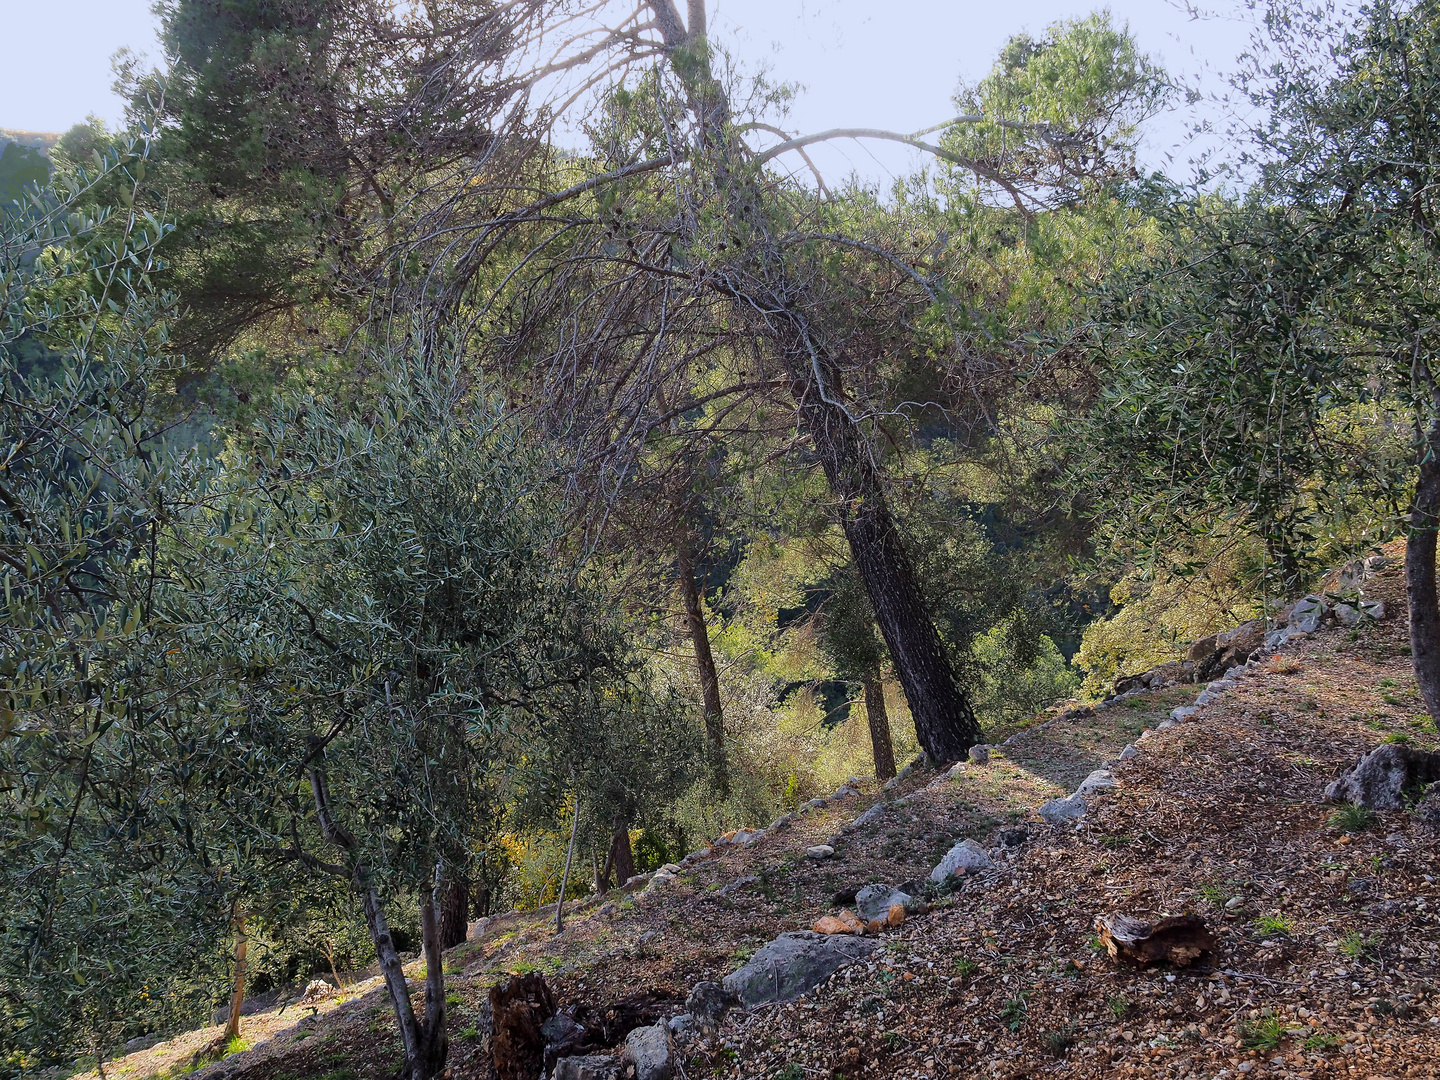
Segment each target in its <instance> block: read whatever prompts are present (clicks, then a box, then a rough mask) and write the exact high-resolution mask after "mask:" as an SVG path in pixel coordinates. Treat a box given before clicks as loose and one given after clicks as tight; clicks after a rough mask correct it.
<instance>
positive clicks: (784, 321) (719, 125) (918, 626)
mask: <svg viewBox="0 0 1440 1080" xmlns="http://www.w3.org/2000/svg"><path fill="white" fill-rule="evenodd" d="M648 2H649V7H650V10H651V12H652V13H653V14H654V16H655V25H656V27H657V28H658V29H659V30H660V33H661V35H662V37H663V39H664V42H665V46H666V50H667V52H668V53H669V58H670V62H671V68H672V70H673V71H674V72H675V74H676V75H677V77H679V78H680V80H681V81H682V82H683V84H684V86H685V88H686V93H687V95H688V99H689V100H688V102H687V106H688V108H689V109H690V111H691V113H692V114H693V115H694V117H695V120H696V126H697V129H698V134H697V141H698V144H699V149H700V150H701V151H702V152H704V153H706V154H709V155H712V162H713V168H714V174H713V175H714V184H715V187H716V191H717V194H718V195H719V197H720V200H721V202H722V204H723V205H724V207H725V208H726V211H727V212H728V214H729V215H730V218H731V220H730V229H731V232H732V234H733V236H734V243H735V248H736V250H741V251H743V250H745V249H747V248H749V249H750V250H752V251H753V255H752V256H751V263H750V265H749V266H748V267H744V268H742V267H738V266H737V267H735V268H734V269H733V270H731V271H730V272H727V273H725V274H720V275H716V277H715V285H716V288H718V289H719V291H721V292H722V294H724V295H727V296H729V297H730V298H731V299H732V300H734V301H735V302H736V307H737V310H738V311H740V312H741V313H743V314H744V315H745V317H746V318H748V319H750V320H752V321H753V322H754V323H755V329H756V331H757V332H758V333H760V334H762V335H763V336H764V337H766V338H768V339H769V340H770V341H771V342H772V343H773V344H774V346H775V347H776V351H777V353H778V356H779V359H780V361H781V363H782V364H783V365H784V367H785V372H786V375H787V377H788V379H789V382H790V392H791V395H792V396H793V397H794V399H795V404H796V408H797V410H798V412H799V424H800V428H801V430H802V431H804V432H805V434H806V435H808V436H809V438H810V440H811V442H812V444H813V445H814V447H815V452H816V454H817V455H818V456H819V458H820V461H821V464H822V465H823V466H824V469H825V475H826V478H827V479H828V480H829V481H830V489H831V490H832V491H833V492H834V493H835V495H836V497H837V500H838V502H839V504H840V523H841V526H842V527H843V529H844V531H845V538H846V540H847V541H849V544H850V551H851V554H852V556H853V558H854V561H855V566H856V569H857V570H858V571H859V573H860V577H861V580H862V581H864V583H865V591H866V593H867V594H868V595H869V597H870V603H871V605H872V606H873V607H874V609H875V620H876V623H877V624H878V625H879V627H880V633H881V636H882V637H884V639H885V644H886V645H887V646H888V647H889V650H890V660H891V663H893V664H894V666H895V673H896V675H897V676H898V677H899V679H900V686H901V688H902V689H903V690H904V691H905V698H906V700H907V701H908V702H909V704H910V715H911V716H912V717H913V718H914V721H915V734H916V736H917V737H918V738H919V740H920V745H921V746H922V747H923V748H924V749H925V752H926V754H928V755H929V756H930V759H931V760H932V761H934V762H936V763H937V764H939V763H942V762H946V761H956V760H959V759H960V758H963V757H964V756H965V754H966V752H967V751H968V750H969V749H970V747H971V746H972V745H974V744H975V743H977V742H979V741H980V725H979V724H978V723H977V722H976V719H975V712H974V710H973V709H972V708H971V706H970V701H969V699H968V698H967V696H966V694H965V692H964V691H963V690H962V689H961V688H960V685H959V684H958V683H957V682H956V679H955V673H954V671H953V670H952V668H951V666H950V661H949V657H948V656H947V655H946V653H945V648H944V644H943V643H942V642H941V640H940V634H939V632H938V631H937V630H936V629H935V624H934V622H933V621H932V620H931V618H930V612H929V610H928V608H927V607H926V604H925V600H924V596H923V594H922V592H921V589H920V585H919V581H918V579H917V577H916V574H915V568H914V565H913V564H912V563H911V561H910V557H909V554H908V552H906V550H905V545H904V542H903V540H902V539H901V537H900V533H899V529H898V528H897V526H896V523H895V519H894V515H893V514H892V513H891V511H890V507H889V505H888V502H887V500H886V498H885V494H884V490H883V487H882V485H881V482H880V474H879V470H878V469H877V468H876V466H875V464H874V462H873V460H872V457H871V447H870V445H869V443H868V441H867V439H866V438H865V435H864V433H863V432H862V430H861V429H860V426H859V424H858V423H857V422H856V421H855V419H854V418H853V417H852V416H851V415H850V414H849V412H848V411H847V410H846V408H845V406H844V404H843V401H844V393H843V390H842V389H841V387H840V379H839V368H838V365H837V364H836V363H835V357H834V354H833V353H832V352H831V351H830V349H829V348H828V347H827V345H826V344H825V342H824V341H823V338H822V335H820V334H817V333H815V332H814V330H813V328H812V327H811V326H810V324H809V322H808V319H807V316H806V314H805V311H806V308H805V300H806V297H805V295H804V290H803V288H799V287H797V286H796V284H795V282H793V281H791V280H790V276H789V274H788V271H787V268H786V266H785V261H784V258H783V256H782V255H781V254H780V248H779V247H778V245H776V244H775V243H773V242H772V240H773V237H772V236H771V233H772V231H773V228H774V227H773V225H771V224H770V223H769V222H768V221H767V220H766V219H765V217H764V214H763V212H762V207H763V206H764V205H765V204H766V198H765V194H764V192H763V191H761V190H760V186H759V184H758V182H757V180H756V178H755V177H754V176H753V174H751V173H750V172H749V170H747V168H746V166H745V164H744V162H742V161H740V160H739V158H738V155H737V154H736V151H735V148H734V146H733V144H732V143H731V141H730V139H729V134H728V131H727V128H728V124H729V123H730V115H731V114H730V108H729V101H728V99H727V97H726V94H725V91H724V88H723V87H722V86H721V85H720V83H719V81H718V80H717V79H716V78H715V75H714V72H713V71H712V70H711V68H710V65H709V52H708V48H707V47H706V43H705V41H704V36H705V26H704V23H703V21H697V22H695V24H694V25H692V27H691V28H690V31H688V32H687V31H686V29H685V27H684V25H683V24H682V22H681V20H680V13H679V10H678V9H677V8H676V6H675V3H674V0H648Z"/></svg>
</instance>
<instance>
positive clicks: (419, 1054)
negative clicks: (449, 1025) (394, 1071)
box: [310, 736, 449, 1080]
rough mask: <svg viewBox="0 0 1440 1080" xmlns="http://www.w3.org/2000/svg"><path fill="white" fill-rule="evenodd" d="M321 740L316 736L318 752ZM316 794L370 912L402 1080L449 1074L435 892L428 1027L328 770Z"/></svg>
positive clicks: (426, 912) (429, 900) (428, 894)
mask: <svg viewBox="0 0 1440 1080" xmlns="http://www.w3.org/2000/svg"><path fill="white" fill-rule="evenodd" d="M317 741H318V740H315V738H314V737H313V736H312V737H311V746H312V750H313V749H314V746H315V743H316V742H317ZM310 790H311V792H312V794H313V795H314V797H315V817H316V818H317V819H318V821H319V824H320V835H321V836H323V837H324V838H325V840H326V841H327V842H328V843H331V844H334V845H335V846H336V847H338V848H340V849H342V850H343V851H345V852H346V854H347V855H349V856H350V858H351V860H352V861H351V867H352V872H351V878H350V880H351V884H352V885H353V886H354V887H355V890H356V891H357V892H358V893H359V894H360V905H361V907H362V908H363V909H364V911H365V925H366V927H367V928H368V929H369V931H370V940H371V941H372V942H373V943H374V945H375V957H376V959H377V960H379V961H380V974H381V975H382V976H383V977H384V980H385V989H386V991H387V992H388V993H389V994H390V1006H391V1008H392V1009H393V1010H394V1012H395V1025H396V1027H398V1028H399V1029H400V1044H401V1046H402V1048H403V1049H404V1052H405V1063H404V1065H403V1066H401V1069H400V1080H431V1077H434V1076H438V1075H439V1074H440V1073H441V1072H442V1071H444V1068H445V1056H446V1054H447V1053H448V1051H449V1045H448V1042H447V1040H446V1036H445V972H444V960H443V958H442V957H441V955H440V929H439V925H438V920H437V918H436V916H435V893H434V890H433V889H431V888H426V889H422V890H421V904H420V930H421V936H422V940H423V944H424V949H425V965H426V971H425V986H426V999H425V1024H424V1026H423V1027H422V1026H421V1025H420V1024H419V1023H417V1022H416V1020H415V1006H414V1003H413V1002H412V1001H411V999H410V984H409V983H407V982H406V981H405V968H404V966H403V965H402V964H401V963H400V953H399V951H398V950H397V949H396V948H395V939H394V937H393V936H391V933H390V924H389V923H388V922H387V921H386V919H385V909H384V908H382V907H381V906H380V894H379V892H378V891H377V890H376V888H375V883H374V882H373V881H372V880H371V877H370V869H369V867H367V866H366V865H365V863H364V861H363V860H362V859H360V858H358V857H357V855H358V853H359V847H360V845H359V844H358V843H357V842H356V840H355V837H354V836H352V835H351V834H350V832H349V831H348V830H347V829H345V828H344V826H342V825H340V823H339V822H337V821H336V820H335V816H334V813H333V812H332V810H331V807H330V787H329V784H328V783H327V782H326V779H325V770H324V768H323V767H322V766H320V765H319V764H314V765H311V766H310ZM437 1010H438V1011H437Z"/></svg>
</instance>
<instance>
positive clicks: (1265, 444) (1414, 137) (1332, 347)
mask: <svg viewBox="0 0 1440 1080" xmlns="http://www.w3.org/2000/svg"><path fill="white" fill-rule="evenodd" d="M1263 13H1264V19H1263V22H1262V23H1261V24H1260V26H1259V29H1258V31H1257V35H1256V40H1255V42H1254V48H1253V50H1252V52H1251V53H1250V54H1249V61H1250V62H1249V64H1248V66H1247V68H1246V70H1245V72H1244V73H1243V75H1242V78H1241V80H1240V86H1241V88H1242V89H1243V90H1245V91H1246V92H1247V93H1248V94H1249V95H1250V99H1251V101H1252V102H1253V104H1254V105H1256V106H1257V109H1258V111H1259V115H1260V116H1261V117H1262V119H1261V121H1260V122H1259V123H1258V124H1257V125H1256V126H1255V127H1254V128H1253V129H1252V130H1251V131H1249V132H1248V135H1249V137H1250V139H1251V144H1252V149H1251V150H1250V151H1248V152H1247V154H1245V155H1242V156H1241V157H1240V159H1239V164H1241V165H1242V166H1244V167H1245V168H1246V169H1248V170H1249V175H1250V176H1252V177H1255V181H1254V183H1253V186H1252V188H1251V190H1250V191H1249V193H1248V194H1247V196H1246V198H1245V199H1244V200H1243V201H1241V202H1239V203H1227V202H1224V201H1222V200H1219V199H1209V200H1206V199H1199V200H1188V201H1187V200H1179V199H1174V198H1171V199H1169V200H1167V201H1166V203H1165V205H1164V206H1163V207H1162V209H1161V217H1162V219H1163V220H1165V221H1166V222H1167V242H1166V243H1165V244H1164V245H1162V246H1161V248H1160V250H1159V252H1158V254H1157V259H1156V261H1155V263H1154V265H1152V266H1151V267H1149V268H1147V269H1146V270H1145V271H1143V272H1142V273H1141V274H1140V275H1139V277H1137V278H1132V279H1129V280H1127V281H1123V282H1121V281H1116V282H1115V283H1113V288H1112V289H1111V290H1110V292H1109V294H1108V296H1107V297H1105V298H1103V299H1102V303H1101V312H1102V314H1101V317H1100V319H1098V320H1097V321H1096V323H1095V324H1094V326H1093V335H1094V336H1093V339H1092V340H1093V343H1094V346H1095V348H1096V349H1097V352H1098V353H1099V354H1100V355H1102V356H1104V357H1105V360H1106V363H1107V365H1108V366H1109V368H1110V389H1109V391H1108V393H1107V395H1106V397H1105V399H1104V401H1103V403H1102V409H1101V410H1100V412H1099V414H1098V415H1097V417H1096V418H1095V419H1094V420H1092V422H1091V425H1090V426H1087V427H1085V428H1083V429H1082V437H1083V438H1084V440H1085V441H1086V442H1088V444H1089V445H1090V446H1091V447H1093V448H1095V450H1096V453H1095V454H1094V455H1092V456H1091V457H1090V458H1089V466H1088V468H1087V470H1086V471H1084V472H1082V473H1081V474H1080V483H1081V485H1082V486H1090V485H1095V486H1096V487H1098V488H1100V489H1102V490H1108V491H1109V492H1111V493H1114V492H1117V491H1118V492H1124V493H1125V494H1124V495H1123V497H1122V499H1121V502H1120V505H1122V506H1125V507H1129V508H1130V512H1131V513H1132V514H1136V517H1135V519H1134V520H1135V521H1136V522H1139V523H1142V524H1141V525H1140V529H1139V530H1133V531H1145V530H1146V529H1148V528H1152V527H1153V526H1154V525H1155V524H1160V523H1165V522H1169V521H1173V520H1175V518H1176V517H1177V516H1186V515H1188V516H1190V517H1191V518H1192V519H1195V518H1200V519H1202V520H1203V519H1204V518H1205V517H1206V516H1211V517H1213V516H1216V515H1224V516H1228V517H1229V518H1230V519H1231V521H1232V522H1234V523H1238V524H1242V525H1244V526H1245V527H1248V528H1250V529H1252V530H1253V531H1254V533H1255V534H1256V535H1257V536H1260V537H1262V538H1263V540H1264V541H1265V545H1266V555H1265V558H1264V560H1263V561H1264V562H1265V564H1266V565H1265V567H1264V568H1263V569H1264V573H1265V576H1267V577H1270V578H1272V579H1273V581H1274V582H1276V583H1277V584H1278V585H1279V586H1281V588H1283V589H1284V590H1287V591H1288V590H1292V589H1293V588H1294V587H1295V586H1296V585H1298V584H1300V583H1301V582H1303V581H1304V579H1305V576H1306V574H1307V573H1310V572H1313V571H1314V570H1315V569H1317V567H1316V560H1315V559H1314V558H1313V554H1312V553H1313V552H1315V551H1316V550H1317V549H1319V548H1320V544H1319V540H1320V539H1321V538H1322V537H1321V535H1320V534H1321V531H1322V529H1324V528H1330V529H1334V528H1335V522H1336V519H1337V518H1338V519H1342V520H1343V518H1344V517H1345V516H1346V515H1347V514H1348V513H1353V512H1354V511H1355V509H1356V508H1357V507H1358V508H1359V515H1360V517H1361V518H1362V520H1363V522H1364V525H1365V527H1364V528H1359V529H1352V530H1350V531H1351V534H1352V535H1351V537H1350V538H1351V540H1352V542H1353V545H1354V546H1356V547H1364V546H1365V545H1366V544H1367V543H1374V542H1376V541H1378V540H1381V539H1384V538H1385V537H1386V536H1387V535H1389V534H1390V532H1391V531H1392V530H1393V529H1395V528H1397V527H1399V525H1400V522H1401V520H1402V516H1403V511H1404V510H1406V509H1407V507H1406V506H1405V505H1404V504H1403V502H1402V501H1401V500H1402V498H1403V495H1402V496H1400V497H1397V493H1403V492H1405V491H1406V490H1407V489H1409V490H1410V491H1412V492H1413V497H1411V498H1410V500H1409V505H1408V523H1407V525H1406V528H1407V529H1408V532H1409V537H1410V544H1409V547H1408V555H1407V577H1408V581H1409V590H1410V613H1411V634H1412V639H1413V640H1412V647H1413V655H1414V662H1415V669H1416V675H1417V678H1418V680H1419V682H1420V686H1421V689H1422V693H1423V694H1424V696H1425V699H1426V703H1427V706H1428V707H1429V708H1430V710H1431V712H1432V714H1436V715H1440V609H1437V605H1436V599H1435V586H1434V574H1435V570H1434V564H1435V547H1434V537H1435V528H1436V524H1435V523H1436V521H1437V520H1440V518H1437V511H1440V466H1436V464H1435V463H1436V461H1437V460H1440V459H1437V456H1436V454H1437V449H1440V422H1437V417H1440V394H1437V391H1436V387H1437V381H1436V372H1435V364H1434V360H1433V354H1434V350H1435V346H1434V342H1433V341H1432V338H1433V336H1434V335H1433V327H1434V326H1435V325H1436V323H1435V317H1434V316H1435V303H1436V281H1437V277H1436V272H1435V258H1436V254H1437V251H1440V248H1437V246H1436V240H1435V236H1436V233H1435V226H1434V224H1433V222H1434V220H1435V215H1436V207H1435V205H1434V192H1435V190H1436V187H1435V180H1436V169H1437V164H1440V136H1437V132H1440V127H1437V125H1436V123H1435V119H1436V114H1437V110H1440V20H1437V15H1440V10H1437V8H1436V6H1435V5H1434V4H1432V3H1404V4H1393V3H1386V2H1381V3H1375V4H1364V5H1357V6H1354V7H1338V8H1332V7H1330V6H1324V5H1320V6H1312V5H1309V4H1305V3H1290V2H1276V3H1274V4H1271V5H1269V6H1268V7H1266V8H1264V9H1263ZM1407 428H1408V429H1409V434H1408V436H1407V434H1406V429H1407ZM1406 442H1409V444H1410V447H1411V449H1410V450H1409V452H1408V454H1407V453H1406V452H1405V450H1404V446H1405V443H1406ZM1407 456H1408V457H1409V461H1410V464H1409V466H1408V468H1407V467H1406V466H1405V464H1404V459H1405V457H1407ZM1102 457H1103V458H1104V460H1103V461H1102V460H1100V459H1101V458H1102ZM1407 472H1408V473H1409V478H1408V479H1402V478H1403V477H1404V475H1405V473H1407ZM1137 512H1138V513H1137ZM1140 515H1144V516H1140ZM1331 550H1332V551H1333V550H1335V549H1334V547H1333V546H1332V548H1331ZM1275 591H1280V589H1276V590H1275Z"/></svg>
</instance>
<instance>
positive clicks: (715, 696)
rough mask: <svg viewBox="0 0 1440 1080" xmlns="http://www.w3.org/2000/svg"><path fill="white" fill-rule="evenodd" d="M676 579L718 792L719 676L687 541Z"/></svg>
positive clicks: (721, 762) (722, 773) (724, 781)
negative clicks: (683, 606)
mask: <svg viewBox="0 0 1440 1080" xmlns="http://www.w3.org/2000/svg"><path fill="white" fill-rule="evenodd" d="M675 563H676V569H677V570H678V572H679V575H680V592H681V594H682V595H683V596H684V598H685V623H686V625H687V627H688V628H689V630H690V641H691V644H692V646H693V647H694V650H695V668H696V671H697V672H698V673H699V675H700V694H701V698H702V700H703V701H704V703H705V746H706V750H707V751H708V754H709V758H710V770H711V773H712V775H713V777H714V779H715V785H716V787H718V788H719V789H720V790H721V791H722V792H724V791H726V790H728V788H729V782H728V775H727V772H726V768H725V713H724V710H723V708H722V706H721V704H720V674H719V672H718V671H716V669H715V655H714V654H713V653H712V652H711V651H710V629H709V627H708V626H707V625H706V623H705V605H704V601H703V598H702V597H701V595H700V583H699V582H698V581H696V580H695V557H694V554H693V553H692V551H691V547H690V538H689V537H684V538H682V539H681V541H680V545H679V551H678V552H677V554H676V558H675Z"/></svg>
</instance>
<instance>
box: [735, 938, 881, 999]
mask: <svg viewBox="0 0 1440 1080" xmlns="http://www.w3.org/2000/svg"><path fill="white" fill-rule="evenodd" d="M875 948H876V942H875V941H874V940H873V939H871V938H863V937H853V936H849V935H841V934H817V933H815V932H813V931H810V930H799V931H796V932H794V933H790V934H781V935H780V936H779V937H777V938H776V939H775V940H774V941H772V942H770V943H769V944H767V945H765V946H763V947H762V948H761V949H760V951H759V952H757V953H756V954H755V955H754V956H752V957H751V958H750V961H749V963H747V964H746V965H745V966H744V967H742V968H740V969H739V970H738V971H732V972H731V973H730V974H729V975H726V976H725V980H724V986H725V989H726V990H729V991H730V992H731V993H732V994H734V995H736V997H738V998H739V999H740V1000H741V1001H742V1002H743V1003H744V1004H745V1005H747V1006H751V1005H763V1004H765V1003H766V1002H772V1001H793V1000H794V999H795V998H797V997H799V996H800V995H802V994H805V993H807V992H809V991H810V990H813V989H814V988H815V987H816V986H818V985H819V984H820V983H821V982H823V981H824V980H825V979H827V978H829V977H830V976H831V975H832V974H834V973H835V972H836V971H837V970H838V969H840V968H842V967H844V966H845V965H846V964H850V963H853V962H854V961H856V960H859V959H861V958H862V957H866V956H869V955H870V953H872V952H873V951H874V950H875Z"/></svg>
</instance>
